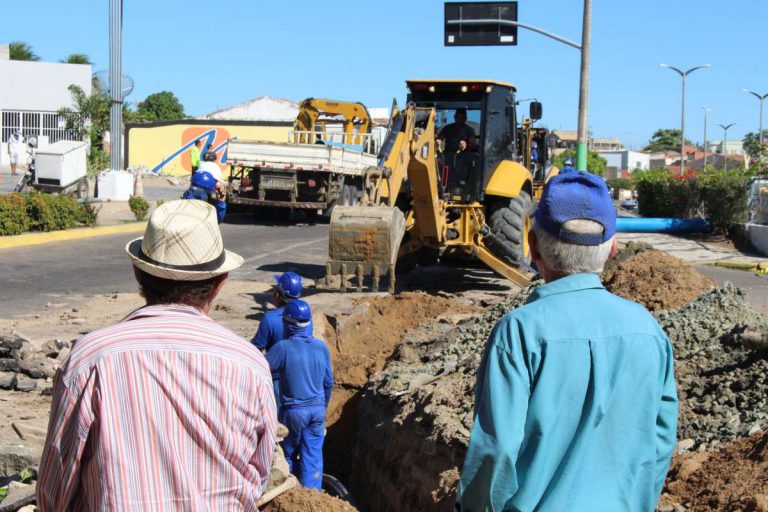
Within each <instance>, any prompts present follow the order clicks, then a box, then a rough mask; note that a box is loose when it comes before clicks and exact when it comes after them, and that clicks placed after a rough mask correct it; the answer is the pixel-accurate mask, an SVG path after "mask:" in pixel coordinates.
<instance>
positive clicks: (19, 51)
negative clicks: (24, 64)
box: [8, 41, 40, 62]
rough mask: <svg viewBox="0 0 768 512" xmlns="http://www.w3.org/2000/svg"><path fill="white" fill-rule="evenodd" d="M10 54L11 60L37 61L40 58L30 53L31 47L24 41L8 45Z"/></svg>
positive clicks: (32, 52)
mask: <svg viewBox="0 0 768 512" xmlns="http://www.w3.org/2000/svg"><path fill="white" fill-rule="evenodd" d="M8 46H9V49H10V52H11V60H30V61H35V62H36V61H38V60H40V56H39V55H37V54H36V53H35V52H34V51H32V47H31V46H29V45H28V44H27V43H25V42H24V41H14V42H12V43H11V44H9V45H8Z"/></svg>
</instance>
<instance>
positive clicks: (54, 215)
mask: <svg viewBox="0 0 768 512" xmlns="http://www.w3.org/2000/svg"><path fill="white" fill-rule="evenodd" d="M25 196H26V210H27V215H28V217H29V223H30V226H29V229H30V230H33V231H56V230H59V229H69V228H73V227H75V226H76V225H77V224H78V223H79V222H81V221H82V210H81V209H80V206H79V205H78V204H77V201H76V200H75V198H74V197H72V196H70V195H65V194H58V195H51V194H44V193H42V192H30V193H29V194H25Z"/></svg>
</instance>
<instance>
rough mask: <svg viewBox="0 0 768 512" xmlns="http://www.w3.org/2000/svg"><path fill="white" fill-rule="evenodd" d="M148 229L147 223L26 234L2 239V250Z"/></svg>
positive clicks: (0, 238) (0, 239)
mask: <svg viewBox="0 0 768 512" xmlns="http://www.w3.org/2000/svg"><path fill="white" fill-rule="evenodd" d="M146 227H147V223H146V222H131V223H129V224H120V225H117V226H96V227H93V228H76V229H66V230H63V231H50V232H47V233H25V234H23V235H16V236H3V237H0V250H2V249H13V248H16V247H26V246H29V245H42V244H48V243H51V242H63V241H66V240H80V239H83V238H95V237H98V236H106V235H117V234H120V233H138V232H141V231H144V229H145V228H146Z"/></svg>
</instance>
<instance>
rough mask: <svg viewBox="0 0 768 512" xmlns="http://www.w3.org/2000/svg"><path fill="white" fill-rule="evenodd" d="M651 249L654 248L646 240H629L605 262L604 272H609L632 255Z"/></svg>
mask: <svg viewBox="0 0 768 512" xmlns="http://www.w3.org/2000/svg"><path fill="white" fill-rule="evenodd" d="M651 250H653V246H652V245H651V244H646V243H645V242H628V243H627V244H625V245H624V247H622V248H621V249H619V251H618V252H617V253H616V254H615V255H614V256H613V258H611V259H610V260H609V261H608V262H607V263H606V264H605V269H604V272H608V271H609V270H611V269H613V268H615V267H618V266H619V265H621V264H622V263H624V262H625V261H627V260H628V259H629V258H631V257H632V256H636V255H638V254H640V253H643V252H645V251H651Z"/></svg>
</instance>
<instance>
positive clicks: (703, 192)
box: [698, 173, 751, 232]
mask: <svg viewBox="0 0 768 512" xmlns="http://www.w3.org/2000/svg"><path fill="white" fill-rule="evenodd" d="M750 180H751V176H749V175H747V174H743V173H737V174H733V173H725V174H723V173H712V174H706V175H703V176H701V177H700V178H699V182H698V187H699V195H700V197H701V201H702V205H703V208H704V211H705V212H706V215H707V218H709V221H710V222H711V223H712V226H713V227H714V228H715V230H717V231H721V232H725V231H728V229H729V228H730V227H731V225H733V224H738V223H743V222H746V221H747V220H749V206H748V204H747V201H748V199H749V184H750Z"/></svg>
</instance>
